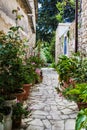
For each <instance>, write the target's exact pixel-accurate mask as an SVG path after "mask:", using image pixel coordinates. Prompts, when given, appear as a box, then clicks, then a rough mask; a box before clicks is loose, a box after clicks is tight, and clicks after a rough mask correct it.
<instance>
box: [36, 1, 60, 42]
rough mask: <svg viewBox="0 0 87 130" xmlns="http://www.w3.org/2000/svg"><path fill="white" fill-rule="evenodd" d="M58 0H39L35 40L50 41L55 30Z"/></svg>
mask: <svg viewBox="0 0 87 130" xmlns="http://www.w3.org/2000/svg"><path fill="white" fill-rule="evenodd" d="M57 1H58V0H50V1H49V0H44V1H40V4H41V7H40V8H39V9H38V22H37V40H38V39H40V40H41V41H46V42H50V41H51V38H52V32H53V31H54V30H56V27H57V24H58V23H57V20H56V17H55V15H56V14H57V12H58V11H57V8H56V3H57Z"/></svg>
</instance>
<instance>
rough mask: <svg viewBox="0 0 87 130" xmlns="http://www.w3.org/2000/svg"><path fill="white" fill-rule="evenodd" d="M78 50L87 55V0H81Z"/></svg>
mask: <svg viewBox="0 0 87 130" xmlns="http://www.w3.org/2000/svg"><path fill="white" fill-rule="evenodd" d="M81 19H82V23H81V44H80V50H82V51H83V53H84V54H86V55H87V0H82V13H81Z"/></svg>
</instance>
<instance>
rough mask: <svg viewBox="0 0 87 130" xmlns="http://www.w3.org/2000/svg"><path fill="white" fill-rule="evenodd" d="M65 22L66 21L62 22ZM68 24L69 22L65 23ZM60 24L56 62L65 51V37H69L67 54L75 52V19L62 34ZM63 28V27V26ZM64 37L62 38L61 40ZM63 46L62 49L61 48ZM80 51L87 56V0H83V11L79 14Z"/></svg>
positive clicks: (57, 36) (56, 44)
mask: <svg viewBox="0 0 87 130" xmlns="http://www.w3.org/2000/svg"><path fill="white" fill-rule="evenodd" d="M62 24H64V23H62ZM65 26H67V23H65ZM59 28H60V24H59V25H58V27H57V30H56V43H55V50H56V51H55V62H56V63H57V61H58V56H59V55H61V54H64V53H63V49H64V38H65V36H66V37H67V39H68V40H67V56H70V55H71V54H72V52H75V21H74V22H72V23H71V24H70V25H69V28H68V30H66V32H64V33H63V34H62V35H61V36H60V31H59V32H58V30H59ZM61 29H62V28H61ZM61 39H62V40H61ZM61 46H62V49H61ZM78 51H80V52H81V53H82V55H83V56H87V0H81V13H80V14H79V15H78Z"/></svg>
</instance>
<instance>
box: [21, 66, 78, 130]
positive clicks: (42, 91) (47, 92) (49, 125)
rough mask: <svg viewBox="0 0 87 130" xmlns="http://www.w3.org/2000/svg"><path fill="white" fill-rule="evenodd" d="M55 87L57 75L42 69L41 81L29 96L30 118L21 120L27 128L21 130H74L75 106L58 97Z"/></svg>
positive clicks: (49, 70)
mask: <svg viewBox="0 0 87 130" xmlns="http://www.w3.org/2000/svg"><path fill="white" fill-rule="evenodd" d="M57 85H58V75H57V73H56V72H55V71H54V70H53V69H51V68H49V69H47V68H43V81H42V83H40V84H37V85H35V86H34V87H33V90H32V92H31V96H29V101H28V104H29V105H30V107H31V108H32V109H33V111H32V116H31V117H30V118H29V119H24V120H23V122H24V123H25V124H27V128H26V129H23V128H21V130H75V119H76V115H77V111H78V109H77V106H76V104H75V103H74V102H69V101H67V100H65V99H63V97H59V95H58V94H57V92H56V90H55V87H56V86H57Z"/></svg>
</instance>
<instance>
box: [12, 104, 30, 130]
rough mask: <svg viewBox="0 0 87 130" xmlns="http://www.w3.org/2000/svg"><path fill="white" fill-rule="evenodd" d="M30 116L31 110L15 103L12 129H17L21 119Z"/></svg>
mask: <svg viewBox="0 0 87 130" xmlns="http://www.w3.org/2000/svg"><path fill="white" fill-rule="evenodd" d="M30 115H31V110H30V109H28V108H24V107H23V103H21V102H17V103H16V104H15V105H14V106H13V113H12V127H13V128H18V127H20V126H21V119H22V118H25V117H27V116H30Z"/></svg>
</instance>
